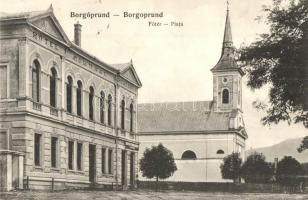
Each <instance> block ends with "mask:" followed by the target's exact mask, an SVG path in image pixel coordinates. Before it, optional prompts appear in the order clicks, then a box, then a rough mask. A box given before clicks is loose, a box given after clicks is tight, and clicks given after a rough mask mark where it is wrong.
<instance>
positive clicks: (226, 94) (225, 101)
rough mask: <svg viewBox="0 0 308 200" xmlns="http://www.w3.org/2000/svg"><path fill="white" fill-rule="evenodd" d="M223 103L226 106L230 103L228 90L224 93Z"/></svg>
mask: <svg viewBox="0 0 308 200" xmlns="http://www.w3.org/2000/svg"><path fill="white" fill-rule="evenodd" d="M222 103H224V104H227V103H229V91H228V90H227V89H224V90H223V91H222Z"/></svg>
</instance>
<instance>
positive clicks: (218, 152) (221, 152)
mask: <svg viewBox="0 0 308 200" xmlns="http://www.w3.org/2000/svg"><path fill="white" fill-rule="evenodd" d="M216 153H217V154H224V153H225V152H224V151H223V150H222V149H219V150H218V151H217V152H216Z"/></svg>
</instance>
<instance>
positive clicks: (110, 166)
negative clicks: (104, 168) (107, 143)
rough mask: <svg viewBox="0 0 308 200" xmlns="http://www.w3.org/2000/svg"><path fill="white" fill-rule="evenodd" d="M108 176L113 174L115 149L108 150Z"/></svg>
mask: <svg viewBox="0 0 308 200" xmlns="http://www.w3.org/2000/svg"><path fill="white" fill-rule="evenodd" d="M108 174H113V149H111V148H108Z"/></svg>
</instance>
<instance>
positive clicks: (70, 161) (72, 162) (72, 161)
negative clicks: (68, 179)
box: [67, 140, 75, 170]
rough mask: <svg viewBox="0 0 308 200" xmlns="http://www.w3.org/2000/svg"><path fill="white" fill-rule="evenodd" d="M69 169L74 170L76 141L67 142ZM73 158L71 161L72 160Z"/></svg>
mask: <svg viewBox="0 0 308 200" xmlns="http://www.w3.org/2000/svg"><path fill="white" fill-rule="evenodd" d="M70 144H72V153H71V154H72V155H71V156H70ZM67 156H68V157H67V169H68V170H74V168H75V166H74V161H75V159H74V156H75V141H74V140H68V142H67ZM70 157H71V160H70ZM70 163H71V164H70Z"/></svg>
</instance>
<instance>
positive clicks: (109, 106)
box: [108, 94, 112, 126]
mask: <svg viewBox="0 0 308 200" xmlns="http://www.w3.org/2000/svg"><path fill="white" fill-rule="evenodd" d="M111 113H112V97H111V95H110V94H109V95H108V125H109V126H111V122H112V120H111V117H112V116H111Z"/></svg>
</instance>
